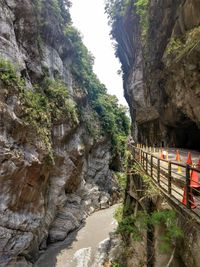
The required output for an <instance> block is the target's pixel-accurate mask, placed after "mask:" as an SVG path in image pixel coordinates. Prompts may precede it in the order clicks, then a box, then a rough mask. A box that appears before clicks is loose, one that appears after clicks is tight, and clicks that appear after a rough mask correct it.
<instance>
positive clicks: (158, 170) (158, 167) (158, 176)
mask: <svg viewBox="0 0 200 267" xmlns="http://www.w3.org/2000/svg"><path fill="white" fill-rule="evenodd" d="M157 180H158V184H160V159H159V158H158V164H157Z"/></svg>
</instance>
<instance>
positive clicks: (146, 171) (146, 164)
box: [146, 152, 148, 174]
mask: <svg viewBox="0 0 200 267" xmlns="http://www.w3.org/2000/svg"><path fill="white" fill-rule="evenodd" d="M146 172H147V174H148V154H147V152H146Z"/></svg>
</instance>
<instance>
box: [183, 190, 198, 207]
mask: <svg viewBox="0 0 200 267" xmlns="http://www.w3.org/2000/svg"><path fill="white" fill-rule="evenodd" d="M189 201H190V207H191V209H195V208H196V207H197V205H196V204H195V202H194V198H193V196H192V193H191V192H190V193H189ZM182 204H183V205H185V206H186V205H187V201H186V186H185V187H184V192H183V199H182Z"/></svg>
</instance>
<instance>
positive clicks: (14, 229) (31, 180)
mask: <svg viewBox="0 0 200 267" xmlns="http://www.w3.org/2000/svg"><path fill="white" fill-rule="evenodd" d="M39 4H40V1H34V2H33V1H30V0H23V1H18V2H17V1H14V0H5V1H4V0H2V1H0V55H1V60H2V58H3V59H8V60H9V61H11V62H12V63H13V64H14V65H15V66H16V68H17V72H18V74H19V75H21V77H22V78H24V79H25V83H26V88H28V89H29V90H33V87H34V84H35V83H40V82H42V81H43V80H44V78H45V76H48V77H50V78H52V79H55V78H57V77H59V79H62V80H63V81H64V82H65V84H66V86H67V87H68V89H69V91H70V94H71V99H69V100H68V101H69V104H70V103H73V105H75V101H77V102H78V103H79V104H80V103H82V105H83V108H85V110H86V111H87V112H86V113H87V116H88V120H91V118H92V117H93V115H92V110H91V108H90V107H89V106H88V104H87V101H86V100H85V95H84V94H81V93H78V90H77V86H76V83H75V81H74V77H73V75H72V72H71V69H72V67H71V64H72V55H73V51H72V50H73V49H72V45H71V44H70V42H68V43H67V42H66V40H65V42H63V38H64V36H63V34H62V31H61V29H60V24H59V22H58V20H57V19H56V15H55V14H54V13H53V12H52V9H51V8H49V7H50V6H51V3H50V2H49V1H46V2H45V8H43V9H42V10H41V9H40V5H39ZM39 11H40V12H41V14H42V16H41V17H40V18H38V12H39ZM41 18H43V19H44V21H41V20H40V19H41ZM7 67H8V66H7ZM7 67H6V68H7ZM6 68H5V69H4V68H1V69H0V71H1V73H2V75H3V73H4V72H5V73H6V71H7V69H6ZM2 77H3V78H2ZM1 78H2V79H1V81H0V162H1V164H0V179H1V187H0V199H1V201H0V217H1V219H0V235H1V240H0V251H1V252H0V266H24V267H25V266H29V265H30V266H31V265H32V264H31V263H30V262H34V260H35V259H36V258H37V256H38V250H39V248H41V249H42V248H45V247H46V244H47V242H54V241H57V240H63V239H64V238H65V237H66V236H67V234H68V232H70V231H72V230H73V229H75V228H77V227H78V226H79V225H80V224H81V222H82V221H83V220H84V218H85V217H86V216H87V215H88V214H89V213H91V212H93V211H94V210H95V209H99V208H105V207H107V206H108V205H109V204H111V202H112V192H113V190H115V189H116V182H115V180H114V179H113V174H112V171H111V170H110V167H109V164H110V161H111V143H110V140H109V138H108V137H106V136H105V135H104V136H103V135H100V136H99V137H98V138H96V137H95V138H94V137H93V136H92V135H90V134H89V133H88V131H87V130H86V127H85V126H84V125H83V123H82V122H81V119H80V117H78V115H76V116H75V117H73V116H61V117H60V118H59V119H57V120H54V121H53V123H52V128H51V129H50V135H46V137H48V138H50V139H48V140H50V141H48V142H50V143H49V144H50V145H51V153H53V159H54V160H53V162H52V156H49V155H50V150H49V147H48V146H49V144H47V143H45V142H44V140H43V139H42V138H41V136H40V135H39V134H38V132H37V131H36V129H35V128H34V120H31V121H30V122H27V121H25V120H24V111H25V109H24V105H23V101H24V99H23V98H22V97H21V96H20V92H19V86H17V85H16V86H15V85H13V83H9V80H8V79H9V78H11V79H15V80H16V78H13V77H7V76H1ZM28 89H27V90H28ZM99 124H100V123H99V122H98V120H96V121H95V123H94V125H93V127H94V128H95V127H96V128H98V127H100V125H99ZM43 134H44V133H43ZM28 262H29V263H28Z"/></svg>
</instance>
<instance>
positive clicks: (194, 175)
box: [190, 170, 200, 187]
mask: <svg viewBox="0 0 200 267" xmlns="http://www.w3.org/2000/svg"><path fill="white" fill-rule="evenodd" d="M190 186H191V187H200V183H199V174H198V172H197V171H195V170H192V171H191V174H190Z"/></svg>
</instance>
